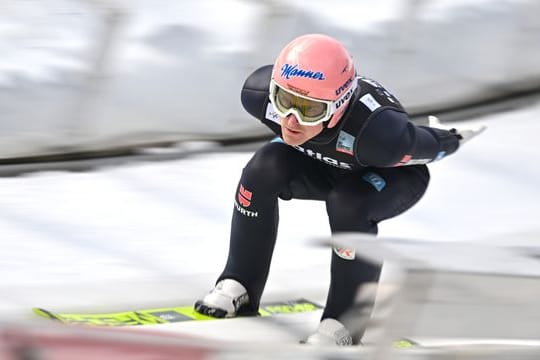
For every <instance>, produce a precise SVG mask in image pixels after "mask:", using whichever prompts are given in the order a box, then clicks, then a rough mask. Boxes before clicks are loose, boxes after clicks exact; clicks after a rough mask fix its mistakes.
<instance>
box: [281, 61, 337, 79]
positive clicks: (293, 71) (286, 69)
mask: <svg viewBox="0 0 540 360" xmlns="http://www.w3.org/2000/svg"><path fill="white" fill-rule="evenodd" d="M281 76H282V77H284V78H286V79H290V78H291V77H304V78H309V79H314V80H326V78H325V77H324V73H322V72H320V71H312V70H304V69H300V68H298V64H295V65H290V64H284V65H283V66H282V67H281Z"/></svg>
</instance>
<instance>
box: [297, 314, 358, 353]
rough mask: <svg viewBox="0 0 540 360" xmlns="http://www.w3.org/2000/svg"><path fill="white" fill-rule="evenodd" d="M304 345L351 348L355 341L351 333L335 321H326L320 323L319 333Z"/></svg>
mask: <svg viewBox="0 0 540 360" xmlns="http://www.w3.org/2000/svg"><path fill="white" fill-rule="evenodd" d="M302 343H304V344H309V345H338V346H349V345H352V344H353V340H352V337H351V334H350V333H349V331H348V330H347V329H346V328H345V326H343V324H342V323H340V322H339V321H337V320H335V319H330V318H327V319H324V320H323V321H321V322H320V323H319V327H318V328H317V331H316V332H315V333H313V334H312V335H310V336H309V337H308V338H307V339H306V340H304V341H303V342H302Z"/></svg>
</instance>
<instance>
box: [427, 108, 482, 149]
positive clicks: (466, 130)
mask: <svg viewBox="0 0 540 360" xmlns="http://www.w3.org/2000/svg"><path fill="white" fill-rule="evenodd" d="M428 119H429V126H430V127H432V128H436V129H444V130H448V131H450V132H451V133H452V134H454V135H456V137H457V138H458V139H459V146H462V145H463V144H465V143H466V142H467V141H469V140H471V139H472V138H473V137H475V136H478V135H480V134H481V133H482V132H483V131H484V130H486V129H487V126H485V125H479V126H474V127H462V128H461V129H456V128H450V127H448V126H445V125H443V124H441V123H440V121H439V119H438V118H437V117H436V116H433V115H430V116H428Z"/></svg>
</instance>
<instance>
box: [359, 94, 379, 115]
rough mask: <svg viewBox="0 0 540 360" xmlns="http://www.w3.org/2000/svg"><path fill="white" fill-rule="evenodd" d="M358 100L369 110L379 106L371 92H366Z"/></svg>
mask: <svg viewBox="0 0 540 360" xmlns="http://www.w3.org/2000/svg"><path fill="white" fill-rule="evenodd" d="M360 101H361V102H362V103H363V104H364V105H366V106H367V107H368V109H369V110H371V111H375V110H376V109H378V108H380V107H381V104H379V103H378V102H377V100H375V98H374V97H373V96H372V95H371V94H366V95H364V96H362V97H361V98H360Z"/></svg>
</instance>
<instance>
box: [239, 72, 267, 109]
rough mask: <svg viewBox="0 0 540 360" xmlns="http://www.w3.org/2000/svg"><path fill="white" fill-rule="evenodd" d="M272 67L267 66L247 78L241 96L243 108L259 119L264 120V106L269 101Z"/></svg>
mask: <svg viewBox="0 0 540 360" xmlns="http://www.w3.org/2000/svg"><path fill="white" fill-rule="evenodd" d="M272 67H273V66H272V65H265V66H261V67H260V68H258V69H256V70H255V71H253V72H252V73H251V74H250V75H249V76H248V77H247V79H246V81H245V82H244V85H243V86H242V91H241V94H240V99H241V101H242V106H244V109H246V111H247V112H248V113H250V114H251V115H253V116H255V117H256V118H258V119H263V118H264V111H265V109H264V106H265V104H266V102H267V100H268V91H269V90H268V89H269V87H270V79H271V77H272Z"/></svg>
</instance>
